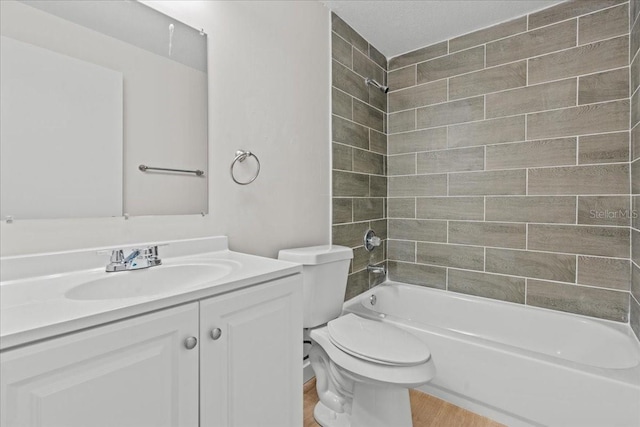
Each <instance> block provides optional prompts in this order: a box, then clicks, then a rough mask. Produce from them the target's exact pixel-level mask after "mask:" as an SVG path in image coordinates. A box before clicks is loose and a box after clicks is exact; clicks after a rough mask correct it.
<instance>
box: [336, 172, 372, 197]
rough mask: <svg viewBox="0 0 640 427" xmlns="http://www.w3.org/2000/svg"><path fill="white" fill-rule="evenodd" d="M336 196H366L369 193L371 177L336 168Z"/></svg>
mask: <svg viewBox="0 0 640 427" xmlns="http://www.w3.org/2000/svg"><path fill="white" fill-rule="evenodd" d="M332 176H333V196H334V197H366V196H368V195H369V177H368V176H367V175H365V174H361V173H350V172H342V171H337V170H334V171H333V173H332Z"/></svg>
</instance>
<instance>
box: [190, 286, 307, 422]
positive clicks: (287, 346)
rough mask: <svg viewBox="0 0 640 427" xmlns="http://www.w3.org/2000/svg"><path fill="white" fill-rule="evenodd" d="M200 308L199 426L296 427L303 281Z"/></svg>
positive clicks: (214, 301) (216, 299) (259, 289)
mask: <svg viewBox="0 0 640 427" xmlns="http://www.w3.org/2000/svg"><path fill="white" fill-rule="evenodd" d="M200 304H201V305H200V316H201V317H200V336H201V337H202V345H201V347H200V375H201V376H200V423H201V426H202V427H213V426H215V427H260V426H273V427H288V426H291V427H294V426H295V427H299V426H301V425H302V278H301V276H300V275H299V274H297V275H295V276H291V277H288V278H284V279H280V280H276V281H273V282H271V283H267V284H262V285H258V286H255V287H252V288H248V289H245V290H241V291H237V292H233V293H230V294H228V295H224V296H219V297H214V298H210V299H208V300H203V301H201V302H200ZM216 329H219V332H220V335H219V337H218V338H217V339H214V337H216V336H218V335H217V334H214V335H213V337H212V331H214V330H216Z"/></svg>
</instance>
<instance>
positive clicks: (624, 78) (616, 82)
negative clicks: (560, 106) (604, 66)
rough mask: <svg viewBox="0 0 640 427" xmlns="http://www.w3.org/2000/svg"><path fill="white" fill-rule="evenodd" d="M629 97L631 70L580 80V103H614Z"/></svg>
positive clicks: (622, 69) (625, 69)
mask: <svg viewBox="0 0 640 427" xmlns="http://www.w3.org/2000/svg"><path fill="white" fill-rule="evenodd" d="M628 97H629V69H628V68H626V67H625V68H620V69H617V70H613V71H604V72H602V73H597V74H591V75H588V76H582V77H580V78H579V79H578V103H579V104H592V103H594V102H604V101H612V100H614V99H622V98H628Z"/></svg>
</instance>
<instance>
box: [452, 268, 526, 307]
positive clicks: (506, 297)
mask: <svg viewBox="0 0 640 427" xmlns="http://www.w3.org/2000/svg"><path fill="white" fill-rule="evenodd" d="M447 290H449V291H454V292H460V293H463V294H469V295H476V296H479V297H485V298H492V299H497V300H501V301H509V302H515V303H519V304H524V296H525V279H523V278H520V277H510V276H499V275H497V274H487V273H481V272H476V271H465V270H455V269H453V268H450V269H449V272H448V283H447Z"/></svg>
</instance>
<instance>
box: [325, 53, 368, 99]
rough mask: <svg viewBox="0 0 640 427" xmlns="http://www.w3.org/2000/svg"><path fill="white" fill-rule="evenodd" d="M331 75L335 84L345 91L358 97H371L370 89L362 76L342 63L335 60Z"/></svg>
mask: <svg viewBox="0 0 640 427" xmlns="http://www.w3.org/2000/svg"><path fill="white" fill-rule="evenodd" d="M331 76H332V82H333V86H335V87H337V88H338V89H340V90H341V91H343V92H346V93H348V94H349V95H351V96H355V97H356V98H358V99H361V100H363V101H367V100H368V99H369V90H368V88H367V86H366V85H365V84H364V80H363V79H362V77H360V76H359V75H357V74H356V73H354V72H353V71H351V70H350V69H348V68H347V67H345V66H344V65H342V64H341V63H339V62H337V61H333V63H332V67H331Z"/></svg>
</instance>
